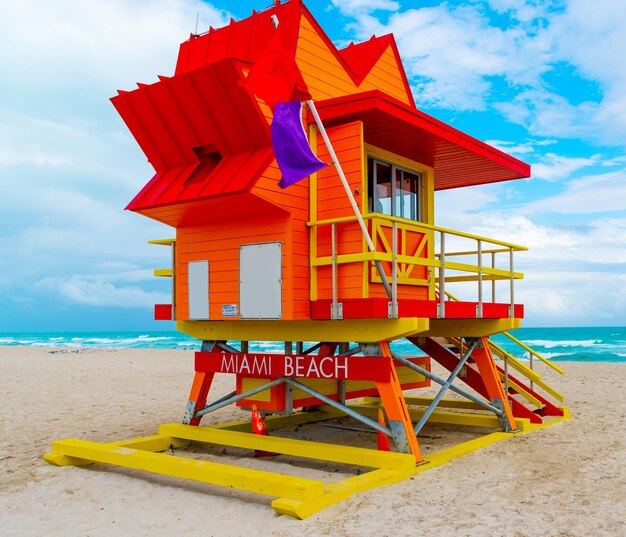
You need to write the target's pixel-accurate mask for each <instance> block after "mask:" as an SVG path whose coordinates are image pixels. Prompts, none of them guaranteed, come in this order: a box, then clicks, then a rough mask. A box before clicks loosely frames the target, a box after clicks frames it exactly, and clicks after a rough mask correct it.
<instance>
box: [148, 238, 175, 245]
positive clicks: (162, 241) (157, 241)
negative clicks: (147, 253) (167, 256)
mask: <svg viewBox="0 0 626 537" xmlns="http://www.w3.org/2000/svg"><path fill="white" fill-rule="evenodd" d="M175 242H176V239H153V240H150V241H148V244H159V245H161V246H172V245H173V244H174V243H175Z"/></svg>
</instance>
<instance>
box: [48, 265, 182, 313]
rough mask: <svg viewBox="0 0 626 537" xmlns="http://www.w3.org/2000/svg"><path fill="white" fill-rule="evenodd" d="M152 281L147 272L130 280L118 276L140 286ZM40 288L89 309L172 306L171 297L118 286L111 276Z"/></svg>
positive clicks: (70, 279) (51, 281)
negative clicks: (149, 279) (144, 282)
mask: <svg viewBox="0 0 626 537" xmlns="http://www.w3.org/2000/svg"><path fill="white" fill-rule="evenodd" d="M149 277H150V274H149V273H148V272H147V271H142V272H141V274H135V275H134V276H132V277H130V278H129V277H128V276H126V277H125V278H124V277H122V275H118V278H117V279H121V280H123V281H124V282H127V281H131V282H136V283H139V282H142V281H145V280H147V279H148V278H149ZM37 286H38V287H39V288H40V289H43V290H46V291H49V292H51V293H53V294H57V295H59V296H60V297H62V298H63V299H64V300H65V301H67V302H70V303H73V304H85V305H89V306H118V307H124V308H144V307H151V306H153V305H154V304H163V303H164V304H168V303H170V302H171V294H167V293H163V292H158V291H145V290H144V289H142V288H141V287H139V286H136V285H124V284H123V282H121V284H120V283H117V284H116V282H114V281H113V279H112V278H111V277H110V276H109V275H102V276H81V275H73V276H70V277H66V278H45V279H43V280H40V281H39V282H37Z"/></svg>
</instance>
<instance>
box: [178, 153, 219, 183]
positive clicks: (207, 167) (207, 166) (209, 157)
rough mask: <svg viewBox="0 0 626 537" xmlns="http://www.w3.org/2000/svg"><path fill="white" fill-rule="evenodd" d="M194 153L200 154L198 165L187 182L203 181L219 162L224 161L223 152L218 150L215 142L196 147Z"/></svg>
mask: <svg viewBox="0 0 626 537" xmlns="http://www.w3.org/2000/svg"><path fill="white" fill-rule="evenodd" d="M194 153H195V154H196V155H198V160H199V161H200V162H199V163H198V167H197V168H196V169H195V170H194V171H193V173H192V174H191V175H190V176H189V177H188V178H187V180H186V181H185V184H186V185H188V184H192V183H201V182H202V181H204V180H205V179H206V178H207V177H208V176H209V175H211V174H212V173H213V172H214V171H215V169H216V168H217V166H218V164H219V163H220V162H221V161H222V154H221V153H220V152H219V151H218V150H217V148H216V147H215V145H214V144H209V145H205V146H202V147H195V148H194Z"/></svg>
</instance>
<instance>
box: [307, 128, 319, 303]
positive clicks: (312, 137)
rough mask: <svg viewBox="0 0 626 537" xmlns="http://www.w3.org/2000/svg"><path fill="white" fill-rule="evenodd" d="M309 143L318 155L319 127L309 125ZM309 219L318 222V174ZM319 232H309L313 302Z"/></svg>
mask: <svg viewBox="0 0 626 537" xmlns="http://www.w3.org/2000/svg"><path fill="white" fill-rule="evenodd" d="M309 143H310V145H311V149H312V150H313V154H314V155H317V125H314V124H311V125H309ZM309 219H310V220H317V172H315V173H313V174H311V176H310V177H309ZM317 232H318V229H317V228H314V229H311V230H309V254H310V255H309V263H310V267H309V269H310V286H309V297H310V299H311V300H317V267H316V266H315V265H314V264H313V261H314V260H315V259H317Z"/></svg>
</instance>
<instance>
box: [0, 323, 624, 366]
mask: <svg viewBox="0 0 626 537" xmlns="http://www.w3.org/2000/svg"><path fill="white" fill-rule="evenodd" d="M512 335H514V336H515V337H516V338H517V339H519V340H521V341H522V342H524V343H525V344H526V345H528V346H529V347H531V348H532V349H534V350H535V351H536V352H538V353H540V354H542V355H543V356H544V357H545V358H547V359H549V360H553V361H555V362H558V361H572V362H626V327H592V328H579V327H576V328H520V329H519V330H515V331H514V332H513V334H512ZM493 340H494V341H495V342H496V343H498V344H499V345H500V346H501V347H503V348H504V349H505V350H507V351H508V352H509V353H511V354H512V355H513V356H516V357H518V358H521V359H528V353H527V352H526V351H524V350H523V349H522V348H520V347H519V346H517V345H516V344H515V343H513V342H512V341H510V340H509V339H507V338H506V337H504V336H502V335H496V336H494V337H493ZM2 345H8V346H14V345H24V346H45V347H74V348H85V349H90V348H111V349H124V348H129V349H181V350H199V349H200V342H199V341H198V340H195V339H193V338H190V337H188V336H185V335H184V334H181V333H179V332H174V331H170V332H148V331H142V332H19V333H0V346H2ZM234 345H235V346H236V343H234ZM392 348H393V349H394V351H395V352H398V353H399V354H405V355H411V354H415V347H413V345H411V344H410V343H408V342H406V341H398V342H394V343H393V344H392ZM250 350H256V351H261V352H282V350H283V348H282V346H281V345H279V344H276V343H266V342H256V343H255V342H251V343H250Z"/></svg>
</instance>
